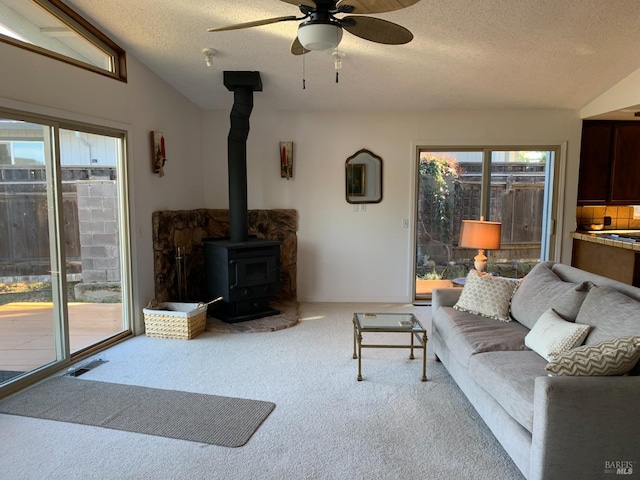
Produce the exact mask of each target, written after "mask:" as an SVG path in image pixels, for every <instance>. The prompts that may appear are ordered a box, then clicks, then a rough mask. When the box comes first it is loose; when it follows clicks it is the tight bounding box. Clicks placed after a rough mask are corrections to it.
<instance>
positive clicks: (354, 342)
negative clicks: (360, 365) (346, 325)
mask: <svg viewBox="0 0 640 480" xmlns="http://www.w3.org/2000/svg"><path fill="white" fill-rule="evenodd" d="M357 334H358V327H356V319H355V318H354V319H353V359H354V360H355V359H356V358H358V356H357V355H356V335H357Z"/></svg>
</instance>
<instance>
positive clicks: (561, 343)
mask: <svg viewBox="0 0 640 480" xmlns="http://www.w3.org/2000/svg"><path fill="white" fill-rule="evenodd" d="M589 328H590V327H589V325H577V324H575V323H572V322H567V321H566V320H564V319H563V318H562V317H561V316H560V315H558V314H557V313H556V312H555V311H554V310H553V309H549V310H547V311H546V312H544V313H543V314H542V316H540V318H539V319H538V321H537V322H536V324H535V325H534V326H533V328H532V329H531V331H530V332H529V333H527V336H526V337H524V344H525V345H526V346H527V347H529V348H530V349H531V350H533V351H534V352H536V353H537V354H538V355H540V356H541V357H543V358H545V359H546V360H551V356H552V355H554V354H558V353H562V352H566V351H567V350H571V349H572V348H575V347H577V346H580V345H582V342H584V339H585V338H586V337H587V334H588V333H589Z"/></svg>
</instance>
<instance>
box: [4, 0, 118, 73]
mask: <svg viewBox="0 0 640 480" xmlns="http://www.w3.org/2000/svg"><path fill="white" fill-rule="evenodd" d="M0 41H3V42H5V43H10V44H12V45H15V46H18V47H21V48H25V49H27V50H31V51H33V52H36V53H40V54H43V55H47V56H50V57H53V58H56V59H58V60H61V61H64V62H66V63H70V64H72V65H76V66H79V67H82V68H86V69H88V70H92V71H95V72H97V73H101V74H103V75H107V76H110V77H113V78H116V79H118V80H122V81H126V78H127V77H126V62H125V52H124V50H122V49H121V48H120V47H118V46H117V45H116V44H115V43H114V42H113V41H111V40H110V39H109V38H107V36H106V35H104V34H103V33H102V32H100V31H99V30H98V29H97V28H95V27H94V26H93V25H91V24H90V23H89V22H88V21H86V20H85V19H84V18H82V17H81V16H80V15H78V14H77V13H76V12H74V11H73V10H72V9H71V8H69V7H68V6H67V5H65V4H64V3H63V2H62V1H61V0H0Z"/></svg>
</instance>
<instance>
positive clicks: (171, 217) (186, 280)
mask: <svg viewBox="0 0 640 480" xmlns="http://www.w3.org/2000/svg"><path fill="white" fill-rule="evenodd" d="M152 221H153V255H154V271H155V298H156V300H157V301H158V302H168V301H177V302H202V301H209V300H212V299H209V298H206V293H205V290H206V289H205V285H206V278H205V270H204V248H203V247H204V245H203V243H202V240H203V239H205V238H225V237H228V235H229V211H228V210H213V209H198V210H178V211H173V210H165V211H158V212H154V213H153V216H152ZM248 226H249V235H251V236H255V237H256V238H263V239H268V240H278V241H280V242H282V248H281V268H280V280H281V283H282V292H281V294H280V295H278V296H277V298H276V300H277V301H296V299H297V293H296V271H297V270H296V268H297V267H296V261H297V251H298V241H297V236H296V231H297V229H298V212H297V211H296V210H284V209H282V210H249V212H248ZM178 247H180V248H181V251H182V252H183V257H184V259H183V260H182V262H179V261H178V259H177V258H176V257H177V252H178ZM179 264H181V266H182V270H183V272H184V274H183V276H182V277H183V280H182V282H179V281H178V280H179V278H178V277H179V275H178V270H179V268H178V266H179ZM179 284H181V285H182V287H183V288H182V289H179Z"/></svg>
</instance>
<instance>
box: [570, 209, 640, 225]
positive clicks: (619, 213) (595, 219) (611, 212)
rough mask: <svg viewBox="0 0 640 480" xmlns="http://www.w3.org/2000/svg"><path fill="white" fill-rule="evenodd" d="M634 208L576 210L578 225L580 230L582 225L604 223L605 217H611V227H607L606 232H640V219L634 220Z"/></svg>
mask: <svg viewBox="0 0 640 480" xmlns="http://www.w3.org/2000/svg"><path fill="white" fill-rule="evenodd" d="M633 213H634V206H633V205H625V206H621V207H612V206H604V205H602V206H593V207H592V206H587V207H577V208H576V223H577V225H578V229H580V228H581V227H580V226H581V225H582V224H590V223H604V217H611V225H606V226H605V227H604V228H605V230H627V229H638V230H640V218H633Z"/></svg>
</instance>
